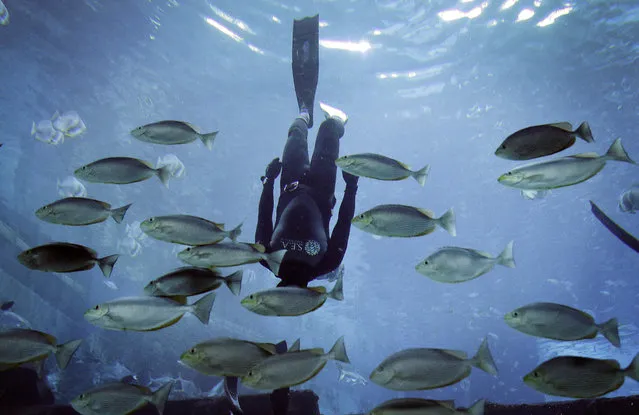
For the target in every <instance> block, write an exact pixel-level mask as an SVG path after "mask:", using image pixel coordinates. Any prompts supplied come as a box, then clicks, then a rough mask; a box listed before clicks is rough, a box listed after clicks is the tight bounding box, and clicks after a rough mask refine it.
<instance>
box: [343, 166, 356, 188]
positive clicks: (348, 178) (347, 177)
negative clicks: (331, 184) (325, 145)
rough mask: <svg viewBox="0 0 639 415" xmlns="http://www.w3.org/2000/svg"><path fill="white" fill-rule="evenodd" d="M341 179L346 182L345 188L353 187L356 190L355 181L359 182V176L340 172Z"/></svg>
mask: <svg viewBox="0 0 639 415" xmlns="http://www.w3.org/2000/svg"><path fill="white" fill-rule="evenodd" d="M342 177H343V178H344V181H345V182H346V187H355V188H357V181H358V180H359V176H355V175H353V174H350V173H347V172H345V171H344V170H342Z"/></svg>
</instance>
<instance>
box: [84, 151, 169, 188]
mask: <svg viewBox="0 0 639 415" xmlns="http://www.w3.org/2000/svg"><path fill="white" fill-rule="evenodd" d="M73 174H74V175H75V177H77V178H78V179H80V180H84V181H87V182H89V183H107V184H129V183H137V182H141V181H143V180H147V179H149V178H151V177H153V176H157V177H158V178H159V179H160V181H161V182H162V184H164V185H165V186H167V187H168V180H169V178H170V176H171V170H170V168H169V166H163V167H160V168H159V169H154V168H153V167H151V165H150V164H149V163H148V162H146V161H144V160H139V159H135V158H130V157H108V158H104V159H101V160H97V161H94V162H93V163H89V164H87V165H84V166H82V167H80V168H79V169H77V170H76V171H75V172H73Z"/></svg>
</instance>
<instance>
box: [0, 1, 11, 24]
mask: <svg viewBox="0 0 639 415" xmlns="http://www.w3.org/2000/svg"><path fill="white" fill-rule="evenodd" d="M8 24H9V10H8V9H7V6H5V5H4V3H3V2H2V0H0V25H2V26H6V25H8Z"/></svg>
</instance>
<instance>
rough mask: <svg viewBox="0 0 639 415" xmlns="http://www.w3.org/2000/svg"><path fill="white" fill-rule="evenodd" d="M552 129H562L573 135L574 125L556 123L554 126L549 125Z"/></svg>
mask: <svg viewBox="0 0 639 415" xmlns="http://www.w3.org/2000/svg"><path fill="white" fill-rule="evenodd" d="M547 125H549V126H551V127H557V128H561V129H562V130H564V131H568V132H570V133H572V124H571V123H569V122H558V123H554V124H547Z"/></svg>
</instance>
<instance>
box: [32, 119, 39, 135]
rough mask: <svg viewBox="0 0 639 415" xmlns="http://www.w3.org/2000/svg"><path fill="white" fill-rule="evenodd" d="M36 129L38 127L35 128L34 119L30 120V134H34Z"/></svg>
mask: <svg viewBox="0 0 639 415" xmlns="http://www.w3.org/2000/svg"><path fill="white" fill-rule="evenodd" d="M37 131H38V129H37V128H36V124H35V121H31V135H35V133H36V132H37Z"/></svg>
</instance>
